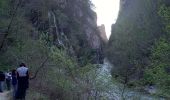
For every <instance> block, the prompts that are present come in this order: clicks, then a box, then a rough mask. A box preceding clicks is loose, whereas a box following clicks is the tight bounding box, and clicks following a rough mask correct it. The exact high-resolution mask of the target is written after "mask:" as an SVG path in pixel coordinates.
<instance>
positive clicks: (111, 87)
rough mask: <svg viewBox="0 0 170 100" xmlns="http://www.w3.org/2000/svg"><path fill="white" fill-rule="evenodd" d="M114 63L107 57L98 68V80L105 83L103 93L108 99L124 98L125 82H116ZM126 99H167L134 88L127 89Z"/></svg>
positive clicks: (120, 99) (119, 99)
mask: <svg viewBox="0 0 170 100" xmlns="http://www.w3.org/2000/svg"><path fill="white" fill-rule="evenodd" d="M111 68H112V65H111V64H110V63H109V61H108V60H107V59H105V60H104V64H103V65H101V68H99V70H98V77H97V80H98V82H101V81H102V84H101V85H105V87H106V90H105V91H103V92H102V93H101V94H102V96H103V97H106V98H107V100H122V90H123V84H121V83H117V82H114V81H113V79H112V76H111ZM124 100H166V99H164V98H161V97H156V96H153V95H151V94H149V93H144V92H138V91H136V90H133V89H127V88H126V89H125V92H124Z"/></svg>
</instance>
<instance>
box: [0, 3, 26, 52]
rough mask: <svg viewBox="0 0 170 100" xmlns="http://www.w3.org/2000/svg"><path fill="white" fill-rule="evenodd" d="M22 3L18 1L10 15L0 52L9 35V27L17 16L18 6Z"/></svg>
mask: <svg viewBox="0 0 170 100" xmlns="http://www.w3.org/2000/svg"><path fill="white" fill-rule="evenodd" d="M22 2H23V0H19V2H18V4H17V5H16V8H15V9H14V12H13V13H12V16H11V20H10V23H9V25H8V28H7V30H6V33H5V34H4V37H3V39H2V43H1V45H0V51H1V50H2V48H3V46H4V43H5V40H6V39H7V37H8V35H9V33H10V29H11V27H12V23H13V21H14V18H15V16H16V14H17V10H18V8H19V6H20V5H21V4H22Z"/></svg>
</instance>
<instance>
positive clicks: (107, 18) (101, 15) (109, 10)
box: [92, 0, 120, 38]
mask: <svg viewBox="0 0 170 100" xmlns="http://www.w3.org/2000/svg"><path fill="white" fill-rule="evenodd" d="M92 2H93V4H94V5H95V7H96V8H95V11H96V12H97V19H98V20H97V24H98V25H101V24H104V25H105V28H106V34H107V37H108V38H109V37H110V34H111V25H112V24H114V23H115V22H116V19H117V16H118V12H119V2H120V0H92Z"/></svg>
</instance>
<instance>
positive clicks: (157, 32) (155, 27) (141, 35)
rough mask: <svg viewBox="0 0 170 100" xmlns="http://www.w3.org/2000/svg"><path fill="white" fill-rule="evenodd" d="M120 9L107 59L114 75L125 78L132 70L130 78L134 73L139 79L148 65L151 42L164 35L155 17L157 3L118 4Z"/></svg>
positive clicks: (149, 0)
mask: <svg viewBox="0 0 170 100" xmlns="http://www.w3.org/2000/svg"><path fill="white" fill-rule="evenodd" d="M120 5H121V6H120V13H119V17H118V20H117V22H116V24H114V25H113V26H112V35H111V38H110V40H109V44H108V50H107V55H108V58H109V60H110V61H111V62H112V63H113V64H114V65H115V67H116V69H118V70H116V69H115V70H116V71H114V72H115V74H116V73H119V74H126V72H128V70H131V69H132V70H131V71H133V72H130V73H133V75H132V76H134V74H135V73H136V75H135V77H140V76H142V73H143V70H144V68H145V67H146V66H147V65H148V64H149V63H150V62H149V55H150V52H151V48H152V45H153V43H154V41H155V40H156V39H158V38H159V37H160V36H161V35H162V34H164V33H165V32H163V31H162V30H163V28H162V27H163V25H162V22H161V20H160V17H159V15H158V9H159V0H121V2H120ZM121 69H124V70H121ZM130 73H129V74H130ZM123 76H124V75H123Z"/></svg>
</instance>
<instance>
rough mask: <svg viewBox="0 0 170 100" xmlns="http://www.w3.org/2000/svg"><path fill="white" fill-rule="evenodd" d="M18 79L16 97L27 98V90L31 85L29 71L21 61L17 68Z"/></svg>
mask: <svg viewBox="0 0 170 100" xmlns="http://www.w3.org/2000/svg"><path fill="white" fill-rule="evenodd" d="M17 80H18V86H17V93H16V99H20V100H25V96H26V90H27V89H28V87H29V71H28V68H27V67H26V65H25V64H24V63H21V64H20V66H19V68H17Z"/></svg>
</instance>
